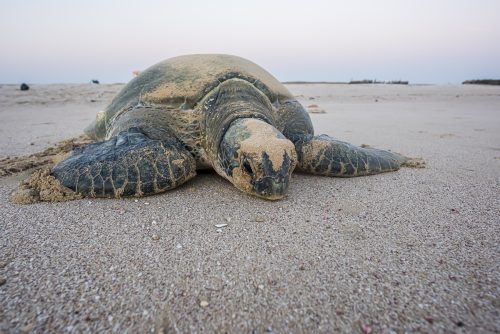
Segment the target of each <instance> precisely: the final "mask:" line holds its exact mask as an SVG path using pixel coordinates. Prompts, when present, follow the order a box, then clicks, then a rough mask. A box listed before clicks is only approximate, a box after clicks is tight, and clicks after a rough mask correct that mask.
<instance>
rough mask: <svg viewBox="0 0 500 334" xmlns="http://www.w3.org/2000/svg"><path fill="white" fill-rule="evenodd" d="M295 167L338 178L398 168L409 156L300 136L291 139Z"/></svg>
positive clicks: (324, 137) (336, 141)
mask: <svg viewBox="0 0 500 334" xmlns="http://www.w3.org/2000/svg"><path fill="white" fill-rule="evenodd" d="M295 149H296V150H297V155H298V166H297V167H298V169H299V170H300V171H303V172H307V173H311V174H317V175H325V176H338V177H352V176H363V175H372V174H378V173H383V172H391V171H395V170H398V169H399V168H400V167H401V166H404V165H405V164H406V163H407V162H408V161H409V160H410V159H409V158H407V157H405V156H403V155H401V154H398V153H393V152H389V151H384V150H379V149H375V148H371V147H357V146H354V145H352V144H349V143H346V142H343V141H340V140H336V139H334V138H332V137H330V136H327V135H320V136H312V135H306V136H303V137H302V138H301V139H300V140H298V141H296V142H295Z"/></svg>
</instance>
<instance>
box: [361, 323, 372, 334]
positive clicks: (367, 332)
mask: <svg viewBox="0 0 500 334" xmlns="http://www.w3.org/2000/svg"><path fill="white" fill-rule="evenodd" d="M361 330H362V331H363V333H365V334H370V333H371V332H372V328H371V327H370V326H368V325H367V324H361Z"/></svg>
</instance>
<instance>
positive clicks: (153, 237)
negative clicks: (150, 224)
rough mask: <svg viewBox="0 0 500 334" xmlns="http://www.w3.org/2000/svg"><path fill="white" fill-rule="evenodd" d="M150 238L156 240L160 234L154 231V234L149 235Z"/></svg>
mask: <svg viewBox="0 0 500 334" xmlns="http://www.w3.org/2000/svg"><path fill="white" fill-rule="evenodd" d="M151 239H153V240H155V241H156V240H160V236H159V235H158V234H156V233H155V234H153V235H152V236H151Z"/></svg>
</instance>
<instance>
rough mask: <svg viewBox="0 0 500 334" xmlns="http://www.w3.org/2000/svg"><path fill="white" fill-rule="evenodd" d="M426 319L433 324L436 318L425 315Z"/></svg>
mask: <svg viewBox="0 0 500 334" xmlns="http://www.w3.org/2000/svg"><path fill="white" fill-rule="evenodd" d="M424 319H425V321H427V322H428V323H430V324H431V325H432V324H433V323H434V318H432V317H430V316H426V317H424Z"/></svg>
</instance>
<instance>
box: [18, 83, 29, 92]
mask: <svg viewBox="0 0 500 334" xmlns="http://www.w3.org/2000/svg"><path fill="white" fill-rule="evenodd" d="M19 89H21V90H29V89H30V86H28V85H27V84H25V83H24V82H23V83H22V84H21V86H20V87H19Z"/></svg>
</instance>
